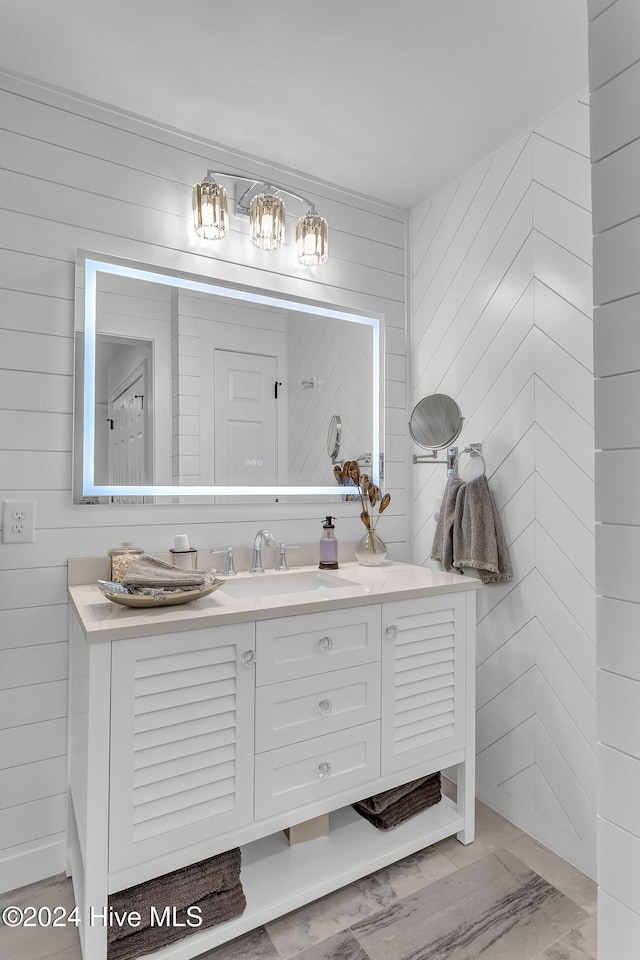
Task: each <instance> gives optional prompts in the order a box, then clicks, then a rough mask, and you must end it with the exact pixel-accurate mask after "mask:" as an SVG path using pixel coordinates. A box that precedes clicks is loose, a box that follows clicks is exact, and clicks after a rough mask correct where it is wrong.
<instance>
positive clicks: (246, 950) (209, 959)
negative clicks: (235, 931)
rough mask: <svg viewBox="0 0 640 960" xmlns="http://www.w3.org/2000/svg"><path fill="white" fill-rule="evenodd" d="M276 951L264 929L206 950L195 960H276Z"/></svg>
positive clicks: (261, 928) (260, 928) (259, 928)
mask: <svg viewBox="0 0 640 960" xmlns="http://www.w3.org/2000/svg"><path fill="white" fill-rule="evenodd" d="M277 957H278V951H277V950H276V948H275V947H274V945H273V943H272V942H271V940H270V939H269V934H268V933H267V931H266V930H265V928H264V927H258V929H257V930H251V931H250V932H249V933H245V934H244V936H242V937H237V938H236V939H235V940H231V941H230V942H229V943H223V944H222V946H221V947H215V948H214V949H213V950H207V952H206V953H202V954H200V955H199V956H198V958H197V960H277Z"/></svg>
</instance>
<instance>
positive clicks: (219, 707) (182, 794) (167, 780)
mask: <svg viewBox="0 0 640 960" xmlns="http://www.w3.org/2000/svg"><path fill="white" fill-rule="evenodd" d="M254 647H255V639H254V625H253V624H252V623H237V624H230V625H229V626H226V627H211V628H209V629H207V630H194V631H184V632H180V633H173V634H168V635H167V636H160V637H140V638H137V639H134V640H128V641H122V642H120V643H114V644H113V647H112V651H111V746H110V769H111V774H110V783H109V870H110V872H112V873H115V872H117V871H119V870H123V869H124V868H126V867H131V866H133V865H134V864H139V863H144V862H145V861H148V860H153V859H154V858H155V857H158V856H161V855H163V854H168V853H173V852H176V851H181V850H184V848H185V847H189V846H192V845H194V844H198V843H201V842H202V841H204V840H207V839H208V838H209V837H215V836H219V835H220V834H222V833H228V832H230V831H232V830H236V829H238V828H239V827H243V826H246V825H247V824H249V823H252V822H253V738H254V667H253V662H254V657H255V653H254Z"/></svg>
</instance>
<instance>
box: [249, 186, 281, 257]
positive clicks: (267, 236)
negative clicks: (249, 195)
mask: <svg viewBox="0 0 640 960" xmlns="http://www.w3.org/2000/svg"><path fill="white" fill-rule="evenodd" d="M284 213H285V211H284V201H283V200H281V199H280V197H274V196H273V194H271V193H258V194H256V196H255V197H253V199H252V200H251V205H250V207H249V229H250V235H251V243H252V244H253V245H254V246H255V247H258V248H259V249H260V250H277V249H278V247H279V246H281V245H282V241H283V240H284Z"/></svg>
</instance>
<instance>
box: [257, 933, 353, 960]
mask: <svg viewBox="0 0 640 960" xmlns="http://www.w3.org/2000/svg"><path fill="white" fill-rule="evenodd" d="M245 960H248V958H245ZM251 960H253V957H252V958H251ZM295 960H369V957H368V956H367V954H366V953H365V952H364V950H363V948H362V945H361V944H360V943H359V942H358V941H357V940H356V938H355V937H354V935H353V934H352V933H351V931H350V930H343V932H342V933H337V934H336V935H335V936H334V937H329V938H328V939H327V940H323V941H322V942H321V943H317V944H316V945H315V947H309V948H308V949H307V950H303V951H302V953H297V954H296V958H295Z"/></svg>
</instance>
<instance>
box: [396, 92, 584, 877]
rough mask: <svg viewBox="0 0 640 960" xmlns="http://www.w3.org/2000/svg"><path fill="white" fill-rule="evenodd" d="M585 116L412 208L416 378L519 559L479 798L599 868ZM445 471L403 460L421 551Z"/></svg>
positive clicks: (498, 602)
mask: <svg viewBox="0 0 640 960" xmlns="http://www.w3.org/2000/svg"><path fill="white" fill-rule="evenodd" d="M588 120H589V107H588V104H587V103H586V102H585V101H582V100H580V101H576V102H573V103H571V104H569V105H567V106H565V107H563V108H562V109H561V110H559V111H558V112H557V113H556V114H554V115H553V116H552V117H550V118H548V119H547V120H546V121H544V122H541V123H540V124H538V125H537V126H536V128H535V130H532V131H531V132H530V133H529V134H528V135H527V136H525V137H523V138H522V139H521V140H519V141H517V142H514V143H512V144H510V145H508V146H506V147H505V148H504V149H502V150H500V151H499V152H497V153H496V154H495V155H494V156H492V157H491V158H490V159H489V160H487V161H486V162H485V163H483V164H480V165H479V166H477V167H476V168H474V169H473V170H471V171H470V172H469V173H468V174H467V175H465V176H464V177H463V178H462V179H461V180H459V181H456V182H455V183H452V184H451V185H449V186H448V187H447V188H445V189H444V190H442V191H441V192H440V193H439V194H437V195H436V196H435V197H433V198H432V199H431V200H430V201H428V202H425V203H424V204H422V205H421V206H420V207H418V208H417V209H415V210H414V211H413V212H412V221H413V228H412V236H413V240H412V262H413V266H412V332H411V343H412V346H411V355H412V376H411V389H412V398H413V402H414V403H415V402H417V400H419V399H420V397H422V396H426V395H427V394H430V393H437V392H443V393H448V394H450V395H451V396H453V397H455V399H456V400H457V401H458V403H459V404H460V406H461V409H462V413H463V416H465V417H466V420H465V424H464V429H463V431H462V434H461V436H460V438H459V440H458V441H457V442H458V444H459V445H460V447H463V446H466V445H468V444H469V443H473V442H478V441H480V442H482V444H483V450H484V455H485V458H486V462H487V475H488V477H489V480H490V485H491V489H492V491H493V495H494V497H495V500H496V503H497V506H498V508H499V511H500V516H501V520H502V524H503V527H504V530H505V534H506V537H507V541H508V544H509V551H510V556H511V562H512V565H513V573H514V576H513V581H512V582H511V583H508V584H500V585H491V586H487V587H486V588H484V589H483V590H482V593H481V595H480V597H479V603H478V668H477V707H478V711H477V753H478V766H477V783H478V791H477V792H478V795H479V796H480V797H481V799H483V800H484V801H485V802H487V803H488V804H489V805H490V806H491V807H493V808H494V809H496V810H498V811H499V812H500V813H502V814H503V815H504V816H506V817H507V818H508V819H509V820H512V821H514V822H515V823H517V824H518V825H519V826H521V827H522V828H523V829H525V830H526V831H528V832H529V833H530V834H532V835H533V836H534V837H536V838H538V839H539V840H540V841H541V842H542V843H544V844H546V845H547V846H549V847H551V848H552V849H553V850H555V851H556V852H557V853H559V854H560V855H561V856H563V857H565V858H566V859H568V860H570V861H571V862H573V863H574V864H576V865H577V866H579V867H580V868H581V869H583V870H585V871H586V872H588V873H590V874H592V875H593V874H594V873H595V803H596V798H595V714H596V709H595V673H596V668H595V593H594V551H595V546H594V508H593V496H594V494H593V400H592V387H593V383H592V381H593V375H592V322H591V307H592V291H591V214H590V200H591V198H590V177H589V173H590V167H589V125H588ZM465 461H466V466H465ZM444 469H445V468H444V467H442V466H438V467H434V466H415V467H413V471H414V473H413V527H412V558H413V560H414V562H416V563H425V562H431V561H428V557H429V553H430V549H431V542H432V538H433V530H434V523H433V511H434V507H435V506H436V504H439V502H440V498H441V496H442V491H443V488H444V483H445V479H446V478H445V474H444ZM461 469H462V474H463V477H464V476H471V475H472V473H475V472H476V467H473V466H472V465H469V463H468V460H467V459H466V458H464V457H463V458H462V459H461Z"/></svg>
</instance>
